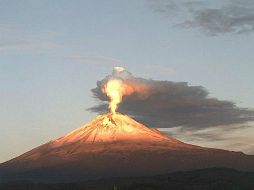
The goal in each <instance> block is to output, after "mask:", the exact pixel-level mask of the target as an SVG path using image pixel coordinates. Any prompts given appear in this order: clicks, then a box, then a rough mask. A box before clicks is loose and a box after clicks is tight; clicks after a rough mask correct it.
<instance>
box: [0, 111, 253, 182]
mask: <svg viewBox="0 0 254 190" xmlns="http://www.w3.org/2000/svg"><path fill="white" fill-rule="evenodd" d="M209 167H227V168H235V169H238V170H245V171H254V157H253V156H248V155H245V154H243V153H241V152H231V151H226V150H219V149H211V148H204V147H199V146H194V145H190V144H185V143H183V142H181V141H178V140H176V139H174V138H170V137H167V136H166V135H164V134H161V133H160V132H159V131H157V130H155V129H150V128H147V127H145V126H144V125H142V124H140V123H138V122H136V121H135V120H133V119H131V118H130V117H128V116H126V115H122V114H120V113H117V114H115V115H111V114H103V115H99V116H97V117H96V118H95V119H94V120H92V121H91V122H89V123H87V124H86V125H84V126H82V127H80V128H78V129H76V130H74V131H73V132H71V133H69V134H67V135H65V136H63V137H60V138H58V139H56V140H53V141H50V142H49V143H46V144H44V145H42V146H39V147H37V148H35V149H33V150H31V151H29V152H27V153H25V154H23V155H21V156H19V157H17V158H14V159H12V160H10V161H8V162H5V163H3V164H1V165H0V179H1V180H2V181H15V180H32V181H39V182H40V181H41V182H43V181H44V182H61V181H64V182H70V181H82V180H88V179H97V178H110V177H124V176H144V175H147V176H151V175H156V174H163V173H169V172H173V171H181V170H193V169H200V168H209Z"/></svg>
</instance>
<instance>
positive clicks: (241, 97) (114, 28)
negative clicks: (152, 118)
mask: <svg viewBox="0 0 254 190" xmlns="http://www.w3.org/2000/svg"><path fill="white" fill-rule="evenodd" d="M172 2H173V1H170V0H168V1H157V2H156V1H150V0H141V1H119V0H115V1H112V0H109V1H97V0H95V1H84V0H74V1H67V0H61V1H57V0H56V1H51V0H44V1H39V0H24V1H19V0H12V1H8V0H0V105H1V108H0V124H1V127H0V139H1V143H0V162H2V161H5V160H8V159H10V158H12V157H14V156H17V155H19V154H21V153H23V152H24V151H27V150H29V149H31V148H33V147H36V146H38V145H40V144H42V143H45V142H47V141H49V140H51V139H53V138H56V137H58V136H60V135H63V134H65V133H66V132H69V131H70V130H73V129H75V128H77V127H79V126H80V125H82V124H83V123H86V122H87V121H89V120H90V119H92V118H93V117H94V116H95V114H94V113H90V112H88V111H86V109H87V108H88V107H91V106H93V105H94V104H95V103H96V100H94V99H93V98H92V94H91V92H90V89H91V88H94V87H95V85H96V81H97V80H101V79H102V78H104V77H105V76H106V75H108V74H110V73H111V71H112V68H113V67H114V66H123V67H125V68H126V69H127V70H129V71H130V72H132V73H133V74H134V75H135V76H139V77H144V78H152V79H157V80H169V81H187V82H188V83H189V84H190V85H201V86H204V87H205V88H207V89H208V91H209V92H210V96H211V97H217V98H219V99H221V100H230V101H233V102H235V103H236V104H237V105H238V106H240V107H248V108H254V100H253V94H254V88H253V81H254V75H253V71H254V64H253V60H254V54H253V49H254V35H253V32H252V30H250V31H247V32H245V31H244V32H239V33H237V32H235V31H234V28H229V27H228V28H226V27H225V28H219V29H218V30H215V29H214V28H212V29H211V25H209V26H208V25H203V23H202V22H201V21H202V20H201V21H200V20H199V18H200V17H195V15H197V14H198V13H199V12H196V13H195V14H194V13H192V12H193V11H190V8H189V9H187V8H186V5H185V4H180V3H178V4H177V3H174V2H173V4H176V8H175V7H173V8H169V6H167V5H169V4H171V3H172ZM179 2H181V1H179ZM186 2H192V3H193V1H182V2H181V3H186ZM228 2H229V1H226V0H224V1H214V2H213V4H211V3H210V4H209V1H207V2H206V1H204V2H203V3H204V5H203V4H202V5H196V4H194V3H193V4H192V9H195V8H196V7H199V6H201V8H199V10H202V11H204V10H207V9H206V8H204V6H207V7H209V8H210V7H219V8H220V9H219V10H220V11H221V12H222V10H223V8H225V7H226V8H225V9H226V10H227V11H226V12H229V14H231V12H230V10H231V9H230V7H232V6H233V5H231V4H230V5H228V4H229V3H228ZM244 2H245V1H244ZM246 2H247V1H246ZM205 3H207V4H205ZM173 4H172V5H173ZM165 7H166V8H165ZM184 7H185V8H184ZM193 7H194V8H193ZM202 7H203V8H202ZM237 7H238V6H236V8H237ZM228 10H229V11H228ZM200 12H201V11H200ZM222 13H224V12H222ZM192 14H194V16H191V15H192ZM218 14H219V13H218ZM239 14H240V13H239ZM246 14H247V13H246ZM200 15H201V16H202V15H203V14H200ZM233 16H234V15H233ZM243 16H246V15H243ZM247 16H249V15H247ZM230 18H231V17H230ZM252 18H253V17H252ZM189 19H190V20H189ZM215 19H216V18H215ZM187 21H188V22H187ZM226 21H227V20H226V18H225V20H223V22H222V21H221V25H223V24H224V23H227V22H226ZM190 23H191V24H190ZM231 23H233V22H231ZM208 24H213V22H208ZM183 25H184V26H183ZM225 25H226V24H225ZM232 25H233V24H231V25H230V27H231V26H232ZM246 25H247V27H251V26H253V23H251V22H250V23H249V22H248V23H243V24H242V25H240V24H239V23H236V24H235V25H233V26H234V27H238V29H239V28H240V29H241V27H243V26H244V27H245V26H246ZM205 27H207V28H205ZM207 31H209V32H210V33H209V32H207ZM211 32H212V34H211ZM249 130H250V131H253V127H252V128H250V129H249ZM250 131H246V129H245V131H244V132H242V133H241V134H242V136H244V135H247V134H249V133H250ZM238 133H240V132H239V131H238V132H237V133H235V135H237V134H238ZM233 135H234V134H233ZM178 136H180V135H178ZM238 136H239V135H238ZM250 139H251V138H250ZM223 142H224V141H223ZM197 143H201V144H202V142H197ZM227 143H229V142H227ZM246 143H247V142H246ZM217 144H218V146H219V147H222V148H223V147H226V148H228V149H231V148H233V147H230V145H228V144H227V146H226V144H223V143H222V142H221V141H220V143H217ZM229 144H230V143H229ZM248 144H252V145H253V146H252V147H254V142H253V141H250V142H249V141H248ZM224 145H225V146H224ZM211 146H216V145H215V144H212V145H211ZM239 149H241V150H245V149H246V148H244V146H241V147H240V148H239ZM252 150H253V149H251V148H249V147H248V151H247V152H252Z"/></svg>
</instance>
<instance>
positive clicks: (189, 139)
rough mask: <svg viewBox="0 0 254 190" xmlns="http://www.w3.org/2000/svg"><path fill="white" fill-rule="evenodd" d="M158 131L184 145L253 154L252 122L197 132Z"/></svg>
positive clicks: (179, 129)
mask: <svg viewBox="0 0 254 190" xmlns="http://www.w3.org/2000/svg"><path fill="white" fill-rule="evenodd" d="M159 130H160V131H161V132H163V133H166V134H168V135H170V136H173V137H175V138H177V139H179V140H182V141H184V142H186V143H191V144H197V145H200V146H205V147H212V148H224V149H227V150H234V151H243V152H245V153H247V154H254V139H253V133H254V123H253V122H248V123H245V124H232V125H227V126H216V127H210V128H205V129H200V130H197V131H190V130H186V129H185V128H183V127H173V128H159Z"/></svg>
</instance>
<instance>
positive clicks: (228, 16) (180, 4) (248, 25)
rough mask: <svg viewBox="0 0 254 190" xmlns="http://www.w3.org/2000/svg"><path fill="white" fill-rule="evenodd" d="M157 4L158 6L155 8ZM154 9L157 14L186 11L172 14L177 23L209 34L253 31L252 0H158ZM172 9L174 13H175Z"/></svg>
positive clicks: (253, 9) (253, 11)
mask: <svg viewBox="0 0 254 190" xmlns="http://www.w3.org/2000/svg"><path fill="white" fill-rule="evenodd" d="M158 7H159V8H158ZM154 10H155V11H156V12H159V13H161V14H164V15H165V14H170V15H171V16H172V12H174V14H175V15H177V13H178V15H187V16H185V17H184V18H183V17H181V18H176V20H177V21H176V22H177V24H176V25H177V26H181V27H183V28H197V29H199V30H200V31H202V32H204V33H205V34H207V35H210V36H216V35H221V34H227V33H230V34H244V33H250V32H253V31H254V2H253V1H252V0H241V1H240V0H232V1H230V0H223V1H221V2H219V3H217V4H216V2H213V3H211V2H209V1H193V0H189V1H188V0H186V1H174V0H164V1H158V2H157V4H156V5H154ZM175 12H176V13H175Z"/></svg>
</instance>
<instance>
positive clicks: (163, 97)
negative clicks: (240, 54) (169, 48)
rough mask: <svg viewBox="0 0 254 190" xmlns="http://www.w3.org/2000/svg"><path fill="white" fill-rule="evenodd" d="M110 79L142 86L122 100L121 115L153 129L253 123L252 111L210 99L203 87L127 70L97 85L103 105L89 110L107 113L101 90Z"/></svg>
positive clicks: (105, 99)
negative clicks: (132, 72) (118, 79)
mask: <svg viewBox="0 0 254 190" xmlns="http://www.w3.org/2000/svg"><path fill="white" fill-rule="evenodd" d="M111 78H120V79H122V80H123V81H124V83H126V84H128V85H131V86H133V88H136V87H137V86H142V88H143V89H144V90H143V91H142V92H136V93H133V94H131V95H129V96H124V97H123V102H122V103H121V104H120V105H119V111H120V112H122V113H125V114H128V115H131V116H132V117H134V118H135V119H137V120H138V121H140V122H142V123H144V124H146V125H148V126H150V127H154V128H168V127H175V126H182V127H184V128H186V129H194V130H197V129H201V128H208V127H212V126H219V125H230V124H238V123H245V122H247V121H253V120H254V111H253V110H249V109H245V108H239V107H237V106H236V105H235V104H234V103H233V102H231V101H222V100H218V99H216V98H211V97H209V96H208V95H209V93H208V91H207V90H206V89H205V88H204V87H202V86H189V85H188V83H187V82H172V81H159V80H152V79H149V80H148V79H144V78H137V77H134V76H133V75H132V74H131V73H130V72H128V71H126V70H124V71H123V72H119V73H117V75H115V74H114V73H113V74H112V75H110V76H107V77H106V78H105V79H103V80H101V81H98V82H97V87H96V88H94V89H92V90H91V92H92V94H93V96H94V97H95V98H96V99H98V100H101V103H100V104H98V105H95V106H94V107H91V108H89V109H88V110H90V111H92V112H97V113H102V112H107V111H108V97H107V96H106V95H105V94H104V93H103V92H102V91H101V87H102V86H103V85H104V84H105V83H106V82H107V81H108V80H109V79H111Z"/></svg>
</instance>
